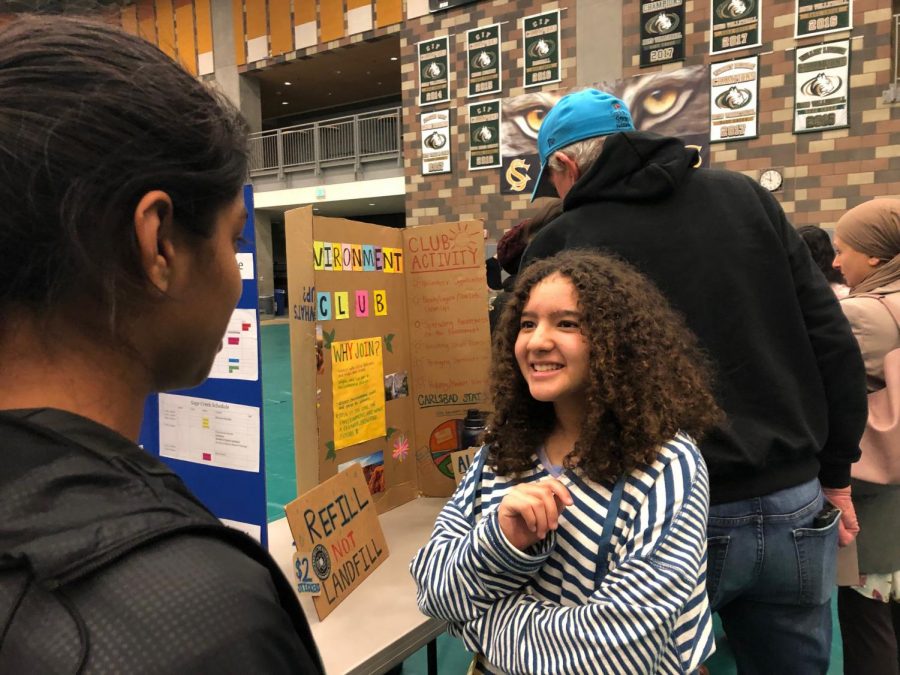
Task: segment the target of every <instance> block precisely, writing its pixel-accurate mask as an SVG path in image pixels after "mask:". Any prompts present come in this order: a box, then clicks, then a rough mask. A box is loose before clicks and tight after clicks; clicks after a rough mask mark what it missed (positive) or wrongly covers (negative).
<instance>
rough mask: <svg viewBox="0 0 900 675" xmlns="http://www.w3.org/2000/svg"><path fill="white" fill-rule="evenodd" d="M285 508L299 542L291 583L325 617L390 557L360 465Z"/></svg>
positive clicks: (354, 466) (321, 617)
mask: <svg viewBox="0 0 900 675" xmlns="http://www.w3.org/2000/svg"><path fill="white" fill-rule="evenodd" d="M284 511H285V514H286V515H287V521H288V525H289V526H290V528H291V534H292V535H293V537H294V543H295V544H296V546H297V553H296V554H295V555H294V572H295V577H296V578H295V579H294V583H295V584H296V586H297V590H298V591H300V592H301V593H310V594H312V596H313V604H314V605H315V606H316V614H317V615H318V616H319V619H320V620H321V619H324V618H325V617H326V616H328V615H329V614H330V613H331V612H332V610H333V609H334V608H335V607H337V606H338V605H339V604H340V603H341V602H342V601H343V600H344V599H346V597H347V596H348V595H349V594H350V592H351V591H353V590H354V589H355V588H356V587H357V586H359V585H360V584H361V583H362V582H363V580H364V579H365V578H366V577H368V576H369V575H370V574H372V572H374V571H375V569H376V568H377V567H378V566H379V565H380V564H381V563H383V562H384V561H385V560H386V559H387V557H388V547H387V542H386V541H385V539H384V533H383V532H382V531H381V523H380V522H379V521H378V513H377V512H376V510H375V502H374V501H373V500H372V494H371V493H370V492H369V488H368V487H367V486H366V479H365V477H364V476H363V470H362V467H361V466H360V465H359V464H352V465H351V466H350V467H349V468H348V469H346V470H344V471H341V472H340V473H339V474H338V475H336V476H334V477H333V478H329V479H328V480H326V481H325V482H324V483H322V484H321V485H319V486H318V487H315V488H313V489H312V490H310V491H309V492H307V493H305V494H303V495H301V496H300V497H297V499H295V500H294V501H292V502H291V503H289V504H287V505H285V507H284Z"/></svg>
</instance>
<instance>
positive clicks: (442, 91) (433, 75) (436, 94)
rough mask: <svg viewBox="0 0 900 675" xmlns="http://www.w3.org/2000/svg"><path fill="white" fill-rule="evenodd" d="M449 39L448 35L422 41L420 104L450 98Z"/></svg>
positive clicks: (420, 49) (442, 101)
mask: <svg viewBox="0 0 900 675" xmlns="http://www.w3.org/2000/svg"><path fill="white" fill-rule="evenodd" d="M448 44H449V39H448V38H446V37H442V38H437V39H435V40H426V41H425V42H420V43H419V45H418V48H419V105H420V106H421V105H432V104H433V103H444V102H445V101H449V100H450V74H449V72H448V71H449V69H450V59H449V47H448Z"/></svg>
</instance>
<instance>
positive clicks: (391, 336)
mask: <svg viewBox="0 0 900 675" xmlns="http://www.w3.org/2000/svg"><path fill="white" fill-rule="evenodd" d="M393 340H394V334H393V333H388V334H387V335H385V336H384V348H385V349H387V350H388V351H389V352H390V353H391V354H393V353H394V346H393V344H391V343H392V342H393Z"/></svg>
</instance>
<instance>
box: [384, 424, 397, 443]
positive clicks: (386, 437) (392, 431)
mask: <svg viewBox="0 0 900 675" xmlns="http://www.w3.org/2000/svg"><path fill="white" fill-rule="evenodd" d="M398 431H400V430H399V429H395V428H394V427H388V428H387V433H386V434H385V435H384V440H386V441H389V440H391V436H393V435H394V434H396V433H397V432H398Z"/></svg>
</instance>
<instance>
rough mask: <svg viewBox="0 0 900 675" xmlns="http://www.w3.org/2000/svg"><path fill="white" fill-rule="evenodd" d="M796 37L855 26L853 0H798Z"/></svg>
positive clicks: (822, 33)
mask: <svg viewBox="0 0 900 675" xmlns="http://www.w3.org/2000/svg"><path fill="white" fill-rule="evenodd" d="M795 13H796V20H795V21H794V27H795V30H794V37H797V38H802V37H808V36H810V35H824V34H825V33H834V32H835V31H839V30H850V29H851V28H853V0H827V1H826V2H823V1H822V0H797V3H796V10H795Z"/></svg>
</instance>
